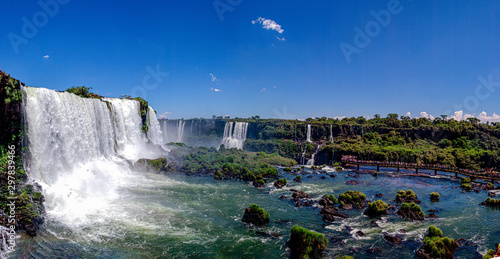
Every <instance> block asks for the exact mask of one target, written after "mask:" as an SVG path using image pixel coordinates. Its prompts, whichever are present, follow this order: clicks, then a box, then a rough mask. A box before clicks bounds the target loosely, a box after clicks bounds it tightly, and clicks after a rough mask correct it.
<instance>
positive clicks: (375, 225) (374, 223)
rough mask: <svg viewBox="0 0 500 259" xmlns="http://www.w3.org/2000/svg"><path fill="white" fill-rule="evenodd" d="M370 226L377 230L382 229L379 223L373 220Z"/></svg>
mask: <svg viewBox="0 0 500 259" xmlns="http://www.w3.org/2000/svg"><path fill="white" fill-rule="evenodd" d="M370 226H372V227H377V228H378V227H380V226H379V225H378V223H377V221H375V220H373V221H371V222H370Z"/></svg>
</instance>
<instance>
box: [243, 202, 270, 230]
mask: <svg viewBox="0 0 500 259" xmlns="http://www.w3.org/2000/svg"><path fill="white" fill-rule="evenodd" d="M241 221H243V222H246V223H250V224H254V225H256V226H262V225H265V224H267V223H269V213H267V212H266V211H265V210H264V209H263V208H261V207H260V206H259V205H257V204H252V205H250V207H249V208H246V209H245V213H244V214H243V218H242V219H241Z"/></svg>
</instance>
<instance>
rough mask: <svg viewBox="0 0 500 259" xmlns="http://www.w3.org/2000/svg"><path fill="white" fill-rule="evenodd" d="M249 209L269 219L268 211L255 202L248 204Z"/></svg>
mask: <svg viewBox="0 0 500 259" xmlns="http://www.w3.org/2000/svg"><path fill="white" fill-rule="evenodd" d="M250 211H251V212H254V213H257V214H259V215H260V216H261V217H262V218H263V219H269V213H267V212H266V210H264V209H263V208H261V207H260V206H259V205H257V204H252V205H250Z"/></svg>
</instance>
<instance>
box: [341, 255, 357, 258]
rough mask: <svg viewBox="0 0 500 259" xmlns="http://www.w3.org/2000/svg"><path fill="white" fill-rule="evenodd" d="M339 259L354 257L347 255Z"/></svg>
mask: <svg viewBox="0 0 500 259" xmlns="http://www.w3.org/2000/svg"><path fill="white" fill-rule="evenodd" d="M340 259H354V257H352V256H348V255H344V256H342V258H340Z"/></svg>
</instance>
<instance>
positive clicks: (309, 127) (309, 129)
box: [306, 124, 312, 142]
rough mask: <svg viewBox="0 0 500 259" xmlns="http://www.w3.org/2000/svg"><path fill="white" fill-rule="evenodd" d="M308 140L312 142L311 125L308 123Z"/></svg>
mask: <svg viewBox="0 0 500 259" xmlns="http://www.w3.org/2000/svg"><path fill="white" fill-rule="evenodd" d="M306 141H307V142H312V140H311V125H310V124H309V125H307V137H306Z"/></svg>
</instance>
